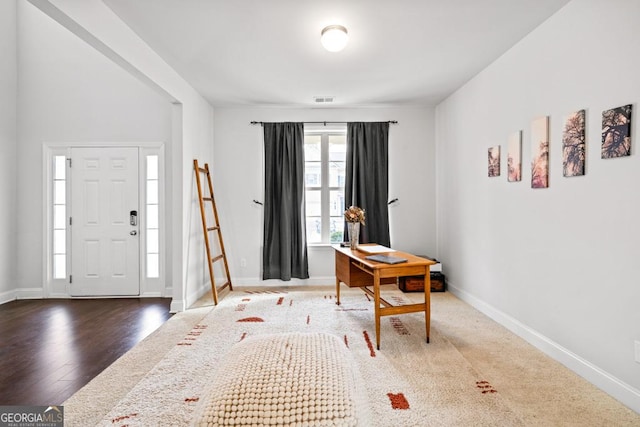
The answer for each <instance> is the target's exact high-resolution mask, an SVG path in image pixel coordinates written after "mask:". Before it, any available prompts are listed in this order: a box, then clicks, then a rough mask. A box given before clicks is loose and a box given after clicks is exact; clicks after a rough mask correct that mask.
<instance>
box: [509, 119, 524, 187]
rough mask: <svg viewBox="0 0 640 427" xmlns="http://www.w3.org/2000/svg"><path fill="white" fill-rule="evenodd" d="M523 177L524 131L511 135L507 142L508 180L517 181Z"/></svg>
mask: <svg viewBox="0 0 640 427" xmlns="http://www.w3.org/2000/svg"><path fill="white" fill-rule="evenodd" d="M521 179H522V132H521V131H517V132H514V133H512V134H511V135H509V141H508V142H507V181H509V182H516V181H520V180H521Z"/></svg>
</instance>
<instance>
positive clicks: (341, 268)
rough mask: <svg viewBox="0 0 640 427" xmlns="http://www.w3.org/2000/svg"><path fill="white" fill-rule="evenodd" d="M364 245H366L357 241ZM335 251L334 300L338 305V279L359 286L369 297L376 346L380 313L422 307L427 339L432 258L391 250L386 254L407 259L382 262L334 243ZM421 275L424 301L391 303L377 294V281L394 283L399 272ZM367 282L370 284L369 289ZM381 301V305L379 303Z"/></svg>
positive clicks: (406, 311) (404, 311)
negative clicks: (372, 303)
mask: <svg viewBox="0 0 640 427" xmlns="http://www.w3.org/2000/svg"><path fill="white" fill-rule="evenodd" d="M360 246H367V245H360ZM333 248H334V249H335V252H336V294H337V295H336V296H337V301H336V304H338V305H340V282H342V283H344V284H345V285H347V286H349V287H357V288H361V289H362V290H363V291H364V292H365V293H367V294H369V295H371V296H372V297H373V302H374V309H375V321H376V346H377V348H378V350H380V317H381V316H391V315H395V314H404V313H416V312H420V311H424V322H425V327H426V336H427V342H429V329H430V326H431V285H430V282H431V274H430V271H429V266H431V265H433V264H435V262H434V261H432V260H429V259H425V258H420V257H417V256H415V255H412V254H409V253H406V252H400V251H393V252H389V253H387V254H386V255H391V256H395V257H400V258H406V259H407V262H403V263H399V264H386V263H383V262H376V261H371V260H368V259H366V258H365V257H367V256H369V255H371V254H370V253H366V252H363V251H361V250H357V249H356V250H354V251H352V250H351V249H349V248H343V247H341V246H339V245H334V246H333ZM422 275H423V276H424V302H423V303H419V304H407V305H395V306H394V305H392V304H391V303H389V302H388V301H385V300H384V299H383V298H381V297H380V285H382V284H386V283H396V282H397V278H398V277H402V276H422ZM369 286H371V287H373V290H372V289H369ZM381 305H382V307H381Z"/></svg>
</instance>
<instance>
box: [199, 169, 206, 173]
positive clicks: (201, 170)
mask: <svg viewBox="0 0 640 427" xmlns="http://www.w3.org/2000/svg"><path fill="white" fill-rule="evenodd" d="M198 171H200V172H203V173H207V170H206V169H205V168H198Z"/></svg>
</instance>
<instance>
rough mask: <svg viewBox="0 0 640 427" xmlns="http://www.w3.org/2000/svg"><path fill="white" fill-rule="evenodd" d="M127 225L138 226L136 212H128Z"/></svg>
mask: <svg viewBox="0 0 640 427" xmlns="http://www.w3.org/2000/svg"><path fill="white" fill-rule="evenodd" d="M129 225H133V226H136V225H138V211H131V212H129Z"/></svg>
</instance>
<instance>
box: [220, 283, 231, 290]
mask: <svg viewBox="0 0 640 427" xmlns="http://www.w3.org/2000/svg"><path fill="white" fill-rule="evenodd" d="M230 285H231V284H230V283H229V282H226V283H225V284H224V285H222V286H220V287H219V288H218V290H219V291H221V290H223V289H224V288H226V287H228V286H230Z"/></svg>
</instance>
